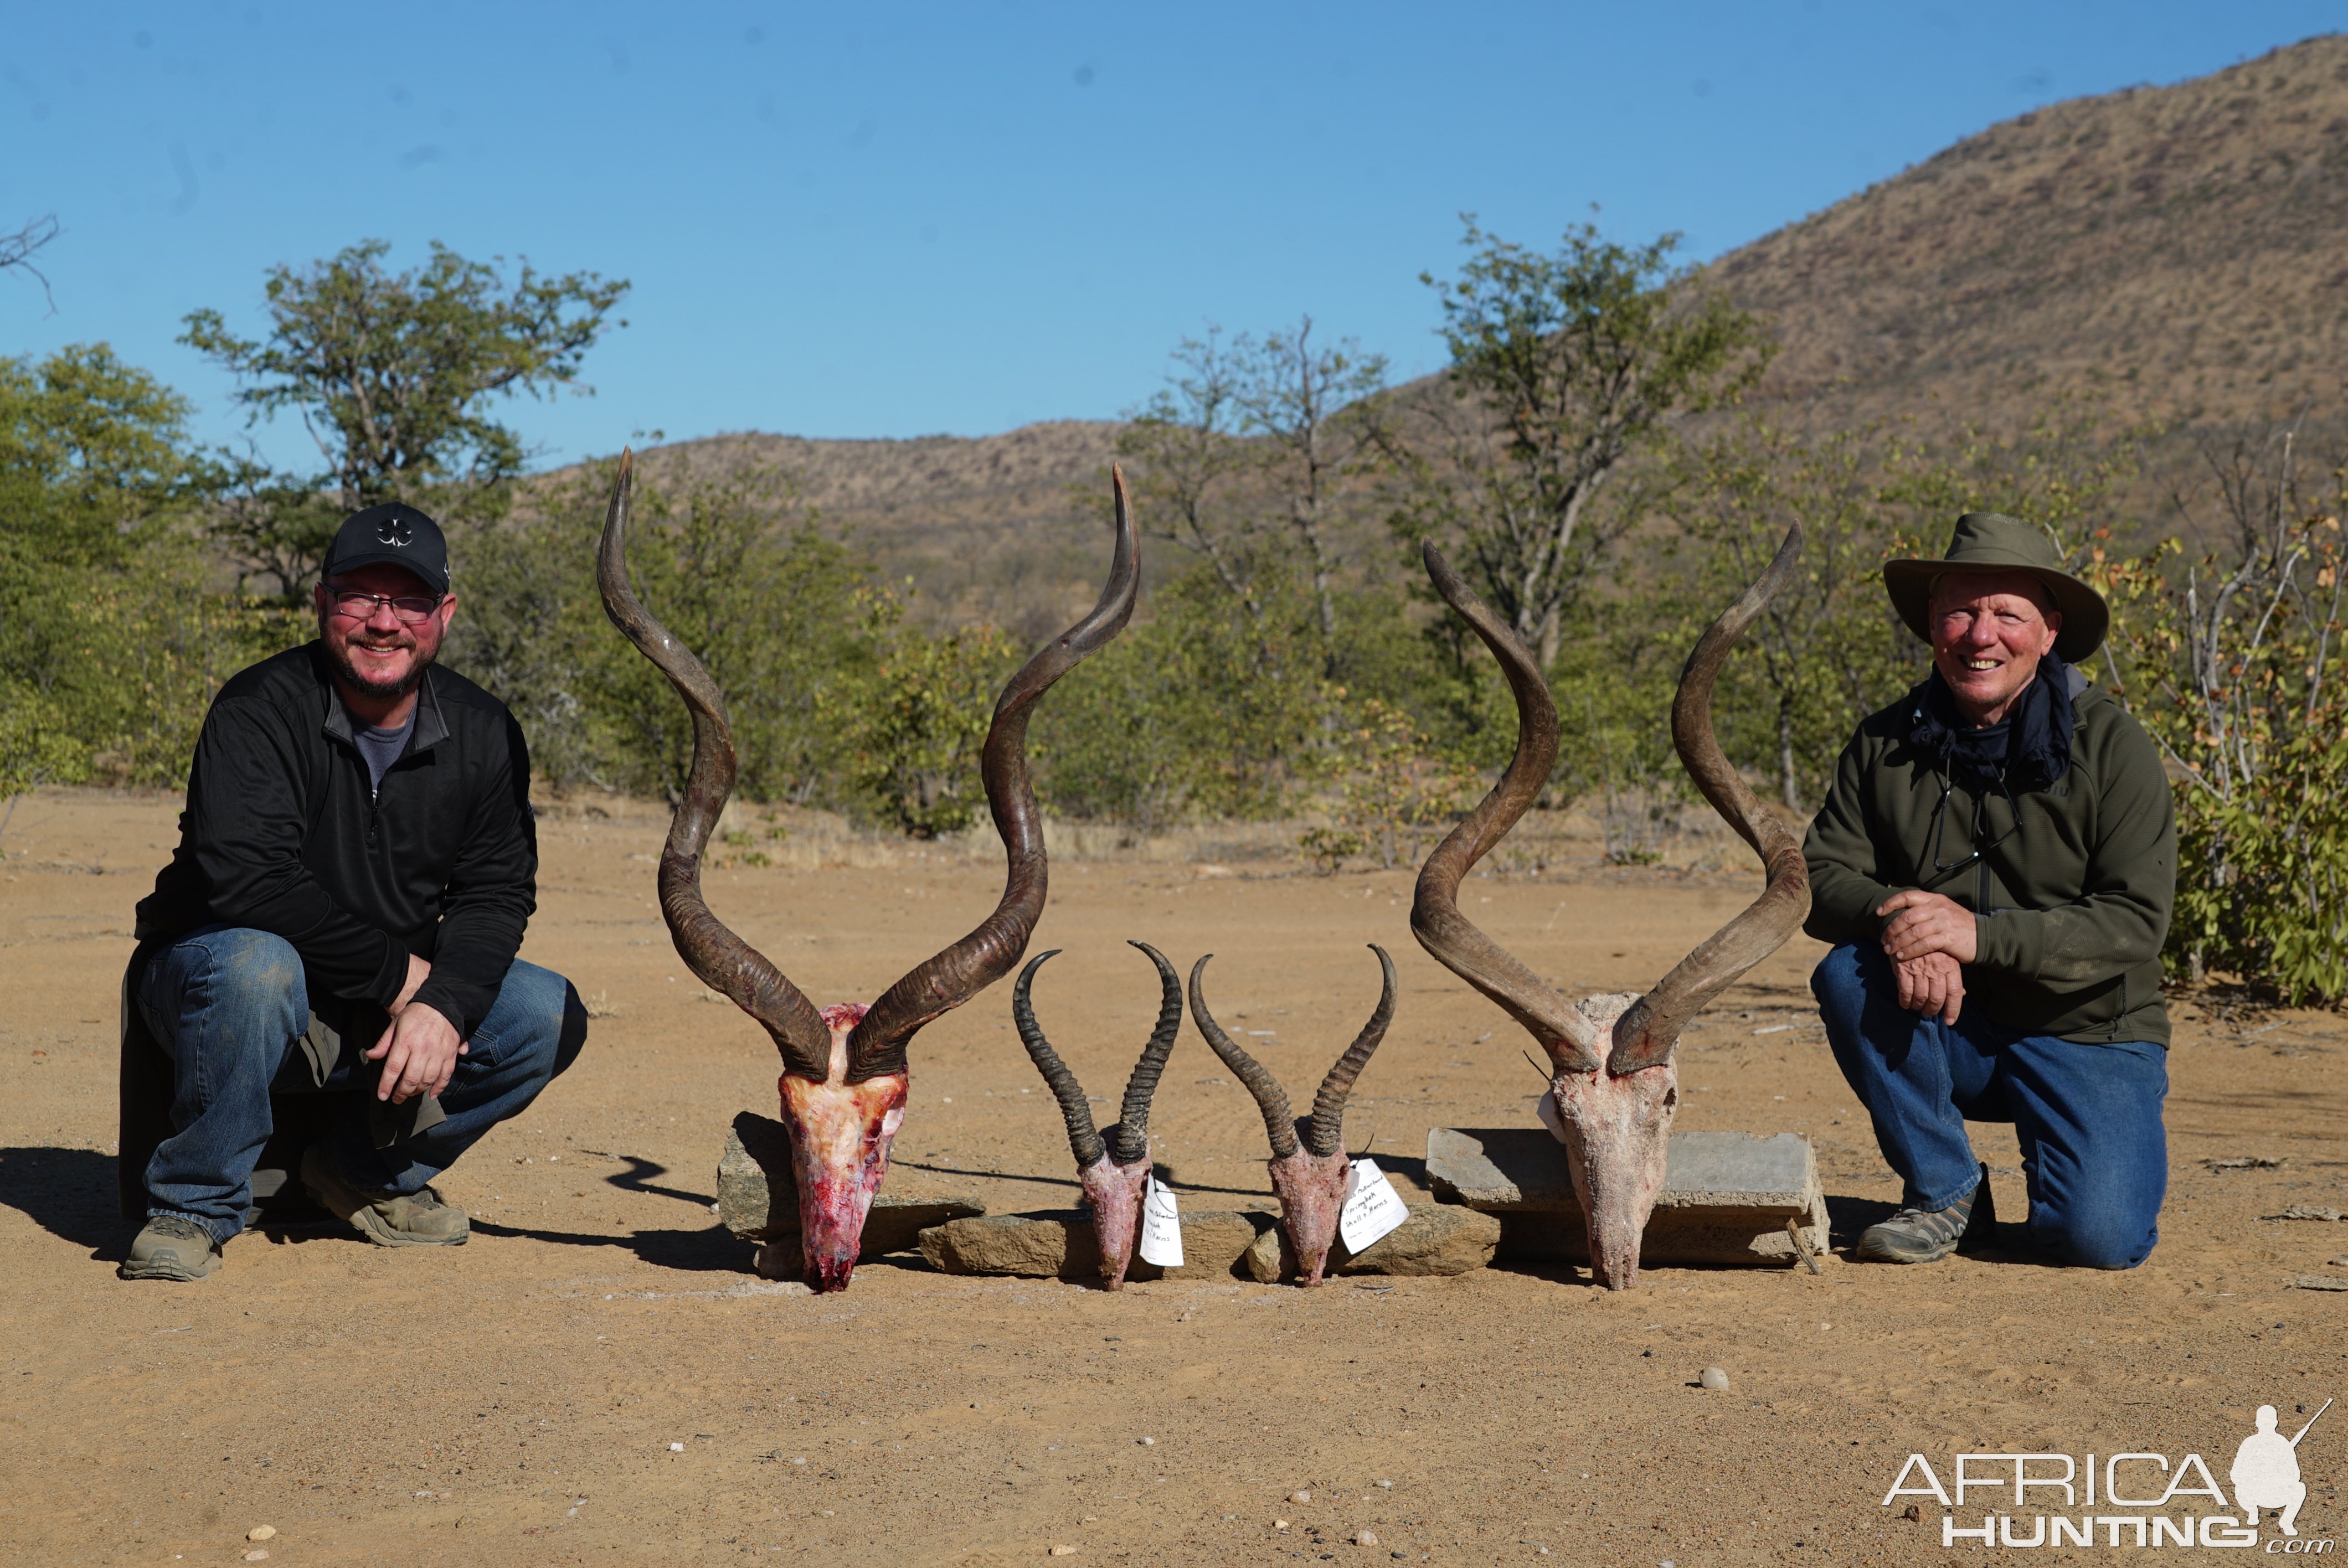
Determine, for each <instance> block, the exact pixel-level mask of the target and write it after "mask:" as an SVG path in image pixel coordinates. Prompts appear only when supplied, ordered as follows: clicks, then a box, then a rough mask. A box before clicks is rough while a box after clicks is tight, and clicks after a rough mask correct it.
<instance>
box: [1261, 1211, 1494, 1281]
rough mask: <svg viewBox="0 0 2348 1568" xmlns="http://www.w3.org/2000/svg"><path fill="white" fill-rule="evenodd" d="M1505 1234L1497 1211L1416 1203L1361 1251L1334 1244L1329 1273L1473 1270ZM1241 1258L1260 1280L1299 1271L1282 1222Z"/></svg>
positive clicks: (1489, 1257)
mask: <svg viewBox="0 0 2348 1568" xmlns="http://www.w3.org/2000/svg"><path fill="white" fill-rule="evenodd" d="M1265 1217H1267V1218H1268V1217H1269V1216H1265ZM1500 1235H1501V1221H1500V1220H1499V1219H1498V1216H1496V1215H1492V1214H1478V1212H1477V1211H1476V1210H1474V1209H1468V1208H1460V1207H1457V1206H1455V1205H1452V1204H1411V1205H1410V1218H1408V1219H1406V1220H1405V1221H1403V1222H1402V1224H1400V1225H1396V1226H1395V1228H1394V1229H1392V1230H1390V1231H1388V1232H1387V1233H1386V1234H1385V1235H1382V1236H1380V1237H1379V1238H1378V1239H1377V1240H1375V1241H1374V1242H1372V1243H1371V1244H1370V1245H1368V1246H1366V1247H1364V1248H1363V1249H1362V1250H1361V1251H1360V1252H1358V1253H1353V1252H1348V1251H1347V1250H1346V1249H1345V1244H1344V1242H1343V1241H1340V1242H1338V1243H1337V1244H1336V1245H1334V1246H1332V1247H1331V1248H1330V1249H1329V1265H1328V1267H1327V1269H1326V1270H1325V1273H1326V1274H1393V1275H1452V1274H1471V1273H1473V1272H1475V1271H1476V1270H1477V1269H1479V1268H1481V1267H1483V1266H1485V1265H1486V1264H1488V1263H1490V1262H1491V1261H1492V1254H1493V1250H1494V1249H1495V1248H1496V1247H1498V1245H1499V1243H1500ZM1241 1262H1242V1263H1243V1264H1244V1265H1245V1266H1246V1269H1247V1273H1248V1276H1249V1277H1250V1278H1251V1279H1253V1280H1255V1281H1256V1282H1257V1283H1258V1284H1261V1285H1272V1284H1276V1283H1278V1282H1279V1281H1281V1280H1283V1279H1293V1278H1295V1277H1296V1255H1295V1254H1294V1253H1293V1252H1292V1251H1291V1250H1290V1249H1289V1245H1288V1238H1287V1237H1286V1236H1285V1235H1282V1234H1281V1232H1280V1230H1279V1228H1278V1227H1277V1226H1273V1227H1272V1228H1269V1229H1267V1230H1265V1231H1264V1233H1263V1234H1262V1235H1260V1236H1258V1237H1256V1240H1255V1245H1253V1246H1251V1247H1250V1248H1248V1252H1247V1256H1246V1257H1245V1258H1244V1259H1242V1260H1241Z"/></svg>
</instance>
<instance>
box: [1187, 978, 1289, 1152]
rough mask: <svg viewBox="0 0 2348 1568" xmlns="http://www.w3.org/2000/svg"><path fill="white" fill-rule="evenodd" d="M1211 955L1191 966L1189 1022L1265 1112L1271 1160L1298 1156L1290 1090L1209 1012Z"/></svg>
mask: <svg viewBox="0 0 2348 1568" xmlns="http://www.w3.org/2000/svg"><path fill="white" fill-rule="evenodd" d="M1214 956H1215V955H1214V954H1212V953H1209V954H1207V955H1205V956H1204V957H1202V958H1200V960H1199V961H1198V962H1197V963H1195V964H1193V965H1191V966H1190V1021H1191V1022H1193V1023H1195V1024H1197V1025H1198V1026H1199V1032H1200V1034H1201V1035H1203V1036H1204V1037H1205V1038H1206V1041H1207V1048H1208V1049H1209V1050H1212V1051H1213V1052H1214V1053H1215V1054H1216V1055H1217V1056H1220V1057H1221V1058H1222V1059H1223V1065H1224V1066H1225V1067H1228V1068H1230V1069H1231V1076H1232V1077H1234V1078H1236V1079H1238V1080H1239V1081H1240V1082H1241V1084H1242V1085H1244V1086H1245V1087H1246V1089H1247V1091H1248V1092H1249V1093H1250V1094H1252V1095H1254V1096H1255V1103H1256V1109H1257V1110H1259V1111H1261V1112H1263V1131H1264V1135H1265V1136H1266V1137H1268V1138H1270V1139H1271V1140H1272V1158H1273V1159H1275V1160H1285V1159H1287V1158H1288V1157H1289V1156H1290V1155H1291V1154H1293V1153H1296V1118H1295V1115H1294V1113H1293V1112H1291V1111H1290V1110H1289V1108H1288V1091H1287V1090H1285V1089H1282V1087H1281V1086H1280V1080H1279V1079H1277V1078H1274V1077H1273V1076H1272V1074H1271V1073H1270V1072H1268V1071H1265V1070H1264V1065H1263V1063H1262V1062H1261V1061H1257V1060H1256V1059H1255V1058H1254V1057H1252V1056H1250V1055H1249V1054H1248V1053H1247V1050H1246V1049H1245V1048H1244V1047H1242V1046H1241V1044H1240V1042H1239V1041H1237V1040H1233V1039H1232V1038H1231V1036H1230V1035H1227V1034H1225V1033H1224V1032H1223V1030H1222V1026H1221V1025H1220V1024H1219V1023H1217V1022H1216V1021H1215V1015H1214V1014H1212V1013H1210V1012H1209V1011H1208V1010H1207V997H1206V993H1205V991H1204V990H1202V989H1200V977H1201V976H1203V975H1204V974H1205V973H1206V972H1207V959H1208V958H1213V957H1214Z"/></svg>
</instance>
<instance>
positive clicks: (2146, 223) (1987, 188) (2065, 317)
mask: <svg viewBox="0 0 2348 1568" xmlns="http://www.w3.org/2000/svg"><path fill="white" fill-rule="evenodd" d="M1527 238H1531V237H1529V236H1528V237H1527ZM1711 271H1712V274H1713V276H1714V277H1715V279H1716V281H1717V282H1719V283H1720V284H1721V285H1722V286H1723V287H1725V289H1726V290H1727V291H1728V292H1729V293H1730V294H1731V295H1732V297H1734V298H1735V300H1736V301H1737V302H1739V303H1741V304H1744V305H1746V306H1747V307H1749V308H1752V309H1755V310H1758V311H1761V312H1764V313H1766V314H1767V315H1768V316H1769V317H1770V319H1771V320H1772V322H1773V323H1774V324H1775V326H1776V331H1777V333H1778V334H1779V336H1780V338H1781V340H1782V341H1783V343H1784V345H1785V346H1784V350H1783V352H1782V354H1780V356H1779V358H1778V360H1777V362H1776V364H1775V365H1774V366H1773V368H1772V370H1771V372H1770V374H1769V377H1768V380H1767V382H1766V384H1765V385H1764V387H1763V389H1762V396H1763V398H1764V399H1766V400H1771V401H1776V402H1777V403H1780V404H1782V405H1787V406H1788V407H1789V408H1790V407H1799V408H1800V410H1801V412H1802V415H1803V417H1805V418H1806V419H1808V420H1812V421H1817V422H1841V421H1848V420H1852V419H1873V418H1890V417H1898V416H1903V415H1915V416H1918V417H1921V418H1922V419H1923V420H1925V421H1927V422H1928V423H1931V424H1936V425H1945V424H1949V423H1953V422H1959V421H1969V422H1976V423H1986V424H1989V425H2019V424H2021V423H2024V422H2026V420H2027V418H2028V415H2029V414H2030V412H2031V411H2032V410H2033V409H2035V408H2038V407H2043V406H2044V405H2045V404H2046V403H2047V402H2048V401H2050V400H2052V399H2053V398H2055V397H2056V396H2058V395H2070V394H2080V393H2091V394H2094V395H2098V396H2100V397H2102V398H2104V399H2105V400H2106V402H2107V403H2108V405H2110V407H2111V408H2112V410H2113V412H2114V413H2115V414H2116V415H2120V416H2122V417H2125V418H2129V419H2136V418H2153V419H2157V420H2160V421H2163V422H2175V421H2192V422H2197V423H2229V422H2236V421H2245V420H2254V419H2264V418H2271V417H2274V416H2277V415H2289V414H2291V413H2292V412H2294V411H2296V410H2297V409H2299V408H2301V407H2302V406H2304V405H2313V406H2315V407H2316V408H2318V409H2319V410H2338V409H2340V408H2341V407H2342V406H2343V403H2348V400H2343V398H2342V396H2341V394H2342V390H2343V388H2342V377H2343V365H2348V360H2343V348H2348V36H2327V37H2321V38H2315V39H2311V40H2309V41H2307V42H2305V43H2302V44H2297V45H2294V46H2291V47H2289V48H2284V49H2278V50H2276V51H2274V52H2273V53H2271V54H2269V55H2266V56H2261V57H2260V58H2259V59H2257V60H2253V61H2250V62H2248V63H2246V64H2243V65H2240V66H2236V67H2231V68H2230V69H2227V70H2223V71H2219V72H2218V73H2216V74H2215V75H2212V76H2208V77H2199V78H2197V79H2195V80H2192V81H2188V82H2184V83H2180V84H2178V85H2176V86H2172V87H2134V88H2130V89H2128V90H2127V91H2124V92H2118V93H2113V94H2109V95H2106V96H2104V97H2090V98H2078V99H2074V100H2072V101H2070V102H2067V103H2063V104H2058V105H2055V106H2054V107H2053V108H2044V109H2039V110H2036V111H2034V112H2033V113H2030V114H2025V115H2023V116H2021V117H2019V118H2015V119H2012V120H2008V121H2006V122H2004V123H2003V124H2001V125H1997V126H1993V127H1992V128H1989V129H1988V130H1985V131H1983V132H1982V133H1981V134H1979V135H1978V136H1973V137H1970V138H1966V139H1965V140H1963V141H1961V142H1959V143H1957V144H1956V145H1955V146H1953V147H1952V148H1950V149H1947V150H1946V151H1944V152H1942V153H1941V154H1939V155H1937V156H1936V157H1934V158H1931V159H1928V160H1927V161H1925V162H1923V163H1921V164H1919V165H1917V166H1916V167H1914V168H1912V169H1907V170H1905V171H1903V172H1902V173H1900V174H1899V175H1898V176H1896V177H1894V178H1892V179H1887V180H1885V181H1883V182H1881V183H1880V184H1878V185H1875V186H1873V187H1870V188H1869V189H1868V190H1863V191H1861V192H1859V194H1857V195H1855V196H1851V197H1849V198H1848V199H1846V200H1842V201H1839V202H1838V203H1836V204H1835V205H1834V206H1832V207H1830V208H1828V209H1827V210H1825V211H1823V212H1819V213H1817V214H1815V215H1813V216H1811V217H1808V218H1806V219H1804V220H1801V221H1800V222H1798V223H1795V224H1791V225H1789V226H1788V227H1787V228H1785V229H1782V230H1779V231H1777V232H1776V233H1774V234H1770V235H1768V236H1766V237H1765V238H1763V239H1761V240H1758V241H1755V242H1754V243H1752V244H1750V245H1747V246H1746V247H1744V248H1743V249H1741V250H1738V251H1733V252H1731V253H1730V254H1728V255H1726V256H1725V257H1723V258H1721V259H1720V260H1719V261H1715V263H1713V266H1712V269H1711ZM1418 390H1421V391H1432V390H1433V388H1432V387H1431V386H1429V385H1426V384H1422V385H1421V387H1420V388H1419V389H1418ZM1116 436H1117V425H1114V424H1112V423H1108V422H1105V421H1102V422H1096V421H1079V420H1066V421H1059V422H1055V423H1051V424H1045V425H1029V426H1026V427H1025V428H1023V429H1019V430H1014V431H1011V432H1009V433H1008V434H1006V435H1002V436H982V437H974V438H964V437H956V436H925V437H922V438H920V439H917V440H910V441H813V440H804V439H800V438H797V437H792V436H765V435H740V436H714V437H711V438H708V439H706V440H700V441H692V442H685V443H681V444H678V445H676V446H667V447H663V448H660V449H659V450H657V451H656V452H654V453H652V454H650V455H648V456H647V458H646V465H647V468H648V470H649V471H650V472H651V473H652V474H653V475H654V476H655V477H658V476H663V475H668V474H676V473H681V472H684V471H687V470H690V471H694V472H699V473H707V472H711V471H713V470H714V469H716V468H717V467H719V466H726V465H745V464H747V465H754V466H765V467H774V468H778V469H780V470H782V471H785V472H788V473H789V474H790V475H792V476H793V477H794V478H795V480H796V482H797V484H798V490H799V495H800V497H801V499H803V500H805V501H808V502H810V503H812V504H813V505H814V506H816V507H818V508H819V510H820V512H821V514H822V515H823V517H824V518H825V520H826V522H827V523H828V524H829V526H833V527H837V528H843V529H846V530H850V532H852V533H853V535H854V536H855V537H856V538H859V539H860V541H861V542H863V543H864V544H865V545H866V547H867V548H870V549H871V550H872V551H873V553H874V554H875V556H876V558H877V559H879V560H880V563H881V565H882V567H883V569H885V570H887V571H888V572H889V573H890V574H891V575H892V576H896V577H901V578H903V577H910V578H911V579H914V580H915V581H916V582H917V583H918V584H919V585H920V588H921V596H920V599H919V600H918V608H919V611H920V613H922V614H923V615H924V616H926V617H933V618H944V619H949V620H960V619H965V618H969V617H972V616H978V615H991V616H992V617H994V618H995V619H997V620H1004V619H1009V620H1012V621H1013V622H1014V629H1015V630H1019V631H1022V632H1024V633H1026V634H1029V635H1031V636H1038V635H1042V634H1043V633H1045V631H1047V630H1050V629H1051V627H1052V626H1053V625H1055V624H1056V623H1057V620H1058V619H1060V618H1063V617H1065V615H1066V614H1067V613H1069V612H1070V611H1073V610H1076V609H1077V608H1080V607H1081V606H1082V605H1084V604H1085V603H1086V602H1088V601H1089V599H1090V596H1091V594H1092V592H1093V589H1094V582H1095V576H1096V572H1097V565H1098V562H1097V555H1098V549H1097V546H1098V544H1099V542H1100V541H1099V536H1098V533H1097V529H1098V528H1099V523H1100V519H1101V518H1102V516H1103V510H1102V508H1103V507H1104V506H1105V504H1106V501H1105V496H1106V486H1105V479H1104V476H1105V472H1106V469H1107V463H1108V459H1109V456H1110V451H1111V447H1112V446H1113V444H1114V442H1115V439H1116ZM1005 606H1016V607H1018V609H1017V610H1016V612H1015V613H1014V614H1012V615H1010V616H1008V617H1006V616H1005V614H1004V607H1005Z"/></svg>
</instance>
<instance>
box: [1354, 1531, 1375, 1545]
mask: <svg viewBox="0 0 2348 1568" xmlns="http://www.w3.org/2000/svg"><path fill="white" fill-rule="evenodd" d="M1377 1543H1378V1532H1376V1531H1375V1530H1365V1531H1362V1532H1360V1533H1358V1534H1356V1535H1355V1536H1354V1545H1356V1546H1375V1545H1376V1544H1377Z"/></svg>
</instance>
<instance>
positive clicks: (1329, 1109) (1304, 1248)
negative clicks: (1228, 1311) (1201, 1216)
mask: <svg viewBox="0 0 2348 1568" xmlns="http://www.w3.org/2000/svg"><path fill="white" fill-rule="evenodd" d="M1370 951H1372V952H1373V953H1375V954H1376V955H1377V956H1378V968H1379V969H1380V970H1381V971H1383V972H1384V974H1385V983H1384V986H1383V987H1382V989H1380V991H1379V993H1378V1009H1377V1011H1375V1012H1374V1013H1372V1014H1371V1015H1370V1021H1369V1022H1367V1023H1365V1024H1364V1025H1363V1026H1362V1032H1361V1033H1360V1034H1358V1035H1356V1036H1355V1037H1354V1043H1353V1044H1351V1045H1349V1046H1347V1047H1346V1048H1345V1054H1344V1055H1343V1056H1341V1057H1339V1058H1338V1059H1337V1062H1336V1065H1335V1066H1334V1067H1332V1068H1330V1069H1329V1075H1328V1076H1327V1077H1326V1078H1323V1080H1322V1081H1321V1092H1319V1093H1318V1094H1315V1095H1314V1096H1313V1114H1312V1115H1310V1116H1307V1117H1304V1118H1303V1119H1302V1120H1299V1119H1297V1118H1296V1117H1294V1116H1293V1115H1292V1113H1291V1112H1290V1110H1289V1104H1288V1091H1286V1090H1284V1089H1282V1087H1281V1086H1280V1080H1278V1079H1277V1078H1274V1077H1273V1076H1272V1074H1271V1073H1270V1072H1269V1071H1266V1070H1265V1068H1264V1065H1263V1063H1262V1062H1260V1061H1257V1060H1256V1059H1255V1058H1254V1057H1252V1056H1250V1055H1249V1054H1248V1053H1247V1050H1246V1048H1245V1047H1243V1046H1241V1044H1240V1043H1239V1041H1237V1040H1233V1039H1232V1038H1231V1036H1230V1035H1228V1034H1225V1033H1224V1032H1223V1030H1222V1028H1221V1026H1220V1025H1219V1024H1217V1023H1216V1022H1215V1018H1214V1015H1213V1014H1212V1013H1210V1012H1209V1011H1208V1010H1207V996H1206V992H1205V990H1204V989H1203V987H1202V981H1203V980H1204V978H1205V976H1206V973H1207V959H1208V958H1213V957H1214V956H1215V955H1214V954H1212V953H1209V954H1207V955H1206V957H1205V958H1200V960H1199V961H1198V962H1197V963H1195V964H1193V965H1191V966H1190V1020H1191V1021H1192V1022H1194V1023H1196V1024H1197V1025H1198V1026H1199V1032H1200V1034H1201V1035H1202V1036H1204V1037H1205V1038H1206V1041H1207V1045H1208V1048H1209V1049H1210V1050H1213V1051H1214V1053H1215V1054H1216V1055H1217V1056H1220V1057H1221V1058H1222V1059H1223V1065H1224V1066H1225V1067H1228V1068H1230V1069H1231V1075H1232V1076H1233V1077H1235V1078H1237V1079H1238V1080H1239V1081H1240V1082H1241V1085H1242V1086H1243V1087H1245V1088H1246V1090H1247V1091H1248V1092H1249V1093H1250V1094H1251V1095H1253V1096H1254V1097H1255V1103H1256V1109H1258V1110H1259V1111H1262V1112H1263V1131H1264V1135H1265V1136H1266V1137H1267V1138H1269V1139H1270V1140H1271V1141H1272V1158H1271V1159H1269V1160H1267V1161H1265V1162H1264V1164H1265V1167H1266V1168H1267V1169H1269V1170H1270V1171H1271V1173H1272V1193H1273V1194H1275V1195H1276V1196H1277V1197H1278V1198H1279V1199H1280V1228H1281V1230H1282V1232H1283V1233H1284V1234H1285V1235H1287V1237H1288V1245H1289V1250H1290V1251H1292V1252H1293V1253H1294V1254H1295V1255H1296V1272H1297V1275H1298V1277H1299V1278H1300V1279H1301V1280H1302V1281H1303V1283H1304V1284H1306V1285H1318V1284H1320V1283H1321V1275H1322V1272H1323V1270H1324V1269H1325V1268H1327V1267H1328V1265H1329V1247H1330V1244H1331V1243H1333V1242H1334V1241H1335V1240H1336V1239H1337V1217H1338V1212H1339V1210H1340V1209H1341V1208H1342V1207H1343V1206H1344V1202H1345V1173H1346V1169H1347V1167H1348V1166H1349V1165H1350V1164H1351V1163H1352V1162H1351V1161H1350V1160H1349V1159H1347V1157H1346V1154H1345V1138H1344V1133H1345V1102H1346V1101H1347V1100H1348V1099H1350V1098H1351V1097H1352V1096H1353V1092H1354V1080H1355V1079H1357V1078H1359V1077H1361V1075H1362V1069H1363V1068H1365V1067H1366V1066H1368V1065H1369V1061H1370V1054H1371V1052H1373V1051H1375V1050H1377V1048H1378V1042H1379V1041H1380V1040H1384V1039H1385V1037H1386V1025H1387V1024H1389V1023H1391V1022H1393V1021H1394V1009H1395V971H1394V960H1393V959H1392V958H1388V957H1386V950H1385V948H1381V947H1379V946H1378V945H1377V944H1376V943H1375V942H1373V943H1371V944H1370Z"/></svg>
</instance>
